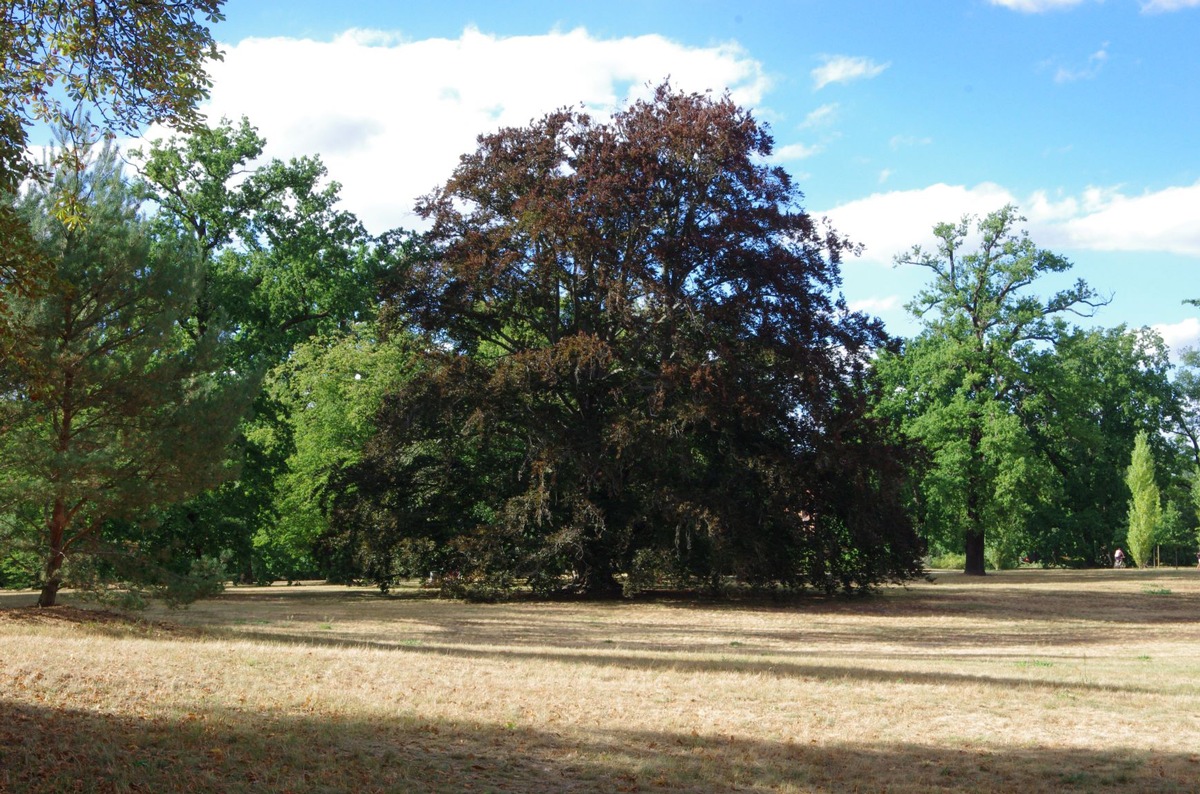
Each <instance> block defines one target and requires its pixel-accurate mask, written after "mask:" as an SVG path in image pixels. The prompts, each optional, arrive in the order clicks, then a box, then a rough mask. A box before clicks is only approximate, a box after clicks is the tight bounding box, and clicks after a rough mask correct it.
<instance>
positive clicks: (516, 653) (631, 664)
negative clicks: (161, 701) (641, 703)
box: [231, 631, 1200, 771]
mask: <svg viewBox="0 0 1200 794" xmlns="http://www.w3.org/2000/svg"><path fill="white" fill-rule="evenodd" d="M231 638H236V639H245V640H249V641H253V642H262V643H268V644H283V645H292V646H296V647H307V648H313V647H319V648H335V649H360V648H361V649H370V650H380V651H389V652H395V653H403V654H413V655H434V656H447V657H452V658H458V659H472V660H481V661H485V662H488V661H491V662H504V661H519V660H529V661H537V662H551V663H561V664H573V665H579V666H581V667H593V668H607V669H614V668H615V669H623V670H635V671H656V670H660V671H672V672H685V673H701V674H704V673H745V674H747V675H754V676H764V677H768V678H803V679H809V680H814V681H837V682H843V681H854V682H864V683H885V684H897V683H900V684H915V685H927V686H937V687H944V686H955V685H963V686H972V687H975V686H980V685H985V686H995V687H1002V688H1018V689H1019V688H1022V687H1024V688H1027V689H1030V690H1039V691H1048V692H1097V693H1104V694H1114V693H1118V692H1119V693H1127V694H1131V695H1138V694H1150V695H1153V694H1161V691H1162V690H1161V689H1154V688H1151V687H1142V686H1138V685H1137V684H1133V683H1127V684H1119V685H1114V684H1112V683H1092V682H1087V681H1054V680H1046V679H1042V678H1033V677H1029V678H1023V677H1019V676H1004V675H979V674H971V673H955V672H948V671H935V672H923V671H919V670H911V669H903V670H889V669H884V668H880V667H878V666H875V663H876V662H878V661H880V660H885V659H892V658H895V657H893V656H892V655H889V654H867V655H864V656H863V657H862V665H861V666H859V665H846V664H821V663H803V662H794V661H788V660H787V659H785V658H783V657H784V655H783V654H780V655H776V656H770V657H764V658H755V657H754V656H747V655H744V654H741V653H737V654H735V653H730V654H728V655H726V654H712V655H711V656H705V655H701V654H690V655H688V656H686V657H679V656H671V655H667V654H663V653H645V654H639V653H622V652H620V651H619V650H616V649H614V650H611V651H608V650H606V651H600V652H594V653H587V652H581V651H580V650H578V649H567V650H555V649H547V648H539V649H523V648H514V647H506V648H499V649H496V650H489V649H486V648H480V647H468V646H461V645H420V644H410V643H403V642H380V641H372V640H340V639H337V638H333V637H314V636H313V635H311V634H286V633H280V632H272V633H258V632H252V631H251V632H238V633H237V634H235V635H231ZM926 658H928V657H926ZM1198 771H1200V770H1198Z"/></svg>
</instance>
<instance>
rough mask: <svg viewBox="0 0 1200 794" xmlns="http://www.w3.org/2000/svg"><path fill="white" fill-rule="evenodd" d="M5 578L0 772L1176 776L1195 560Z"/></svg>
mask: <svg viewBox="0 0 1200 794" xmlns="http://www.w3.org/2000/svg"><path fill="white" fill-rule="evenodd" d="M33 600H35V597H34V596H33V595H30V594H28V593H26V594H4V595H0V791H6V792H7V791H12V792H21V791H47V792H51V791H53V792H58V791H154V792H161V791H181V790H198V791H234V792H236V791H251V790H254V791H295V792H326V791H355V792H370V791H446V792H461V791H525V792H536V791H643V792H657V791H688V792H692V791H695V792H707V791H780V792H842V791H870V792H874V791H892V792H926V791H973V792H977V791H1021V792H1036V791H1063V790H1068V791H1070V790H1074V791H1080V792H1084V791H1086V792H1093V791H1125V792H1143V791H1198V790H1200V572H1197V571H1196V570H1195V569H1191V570H1188V569H1183V570H1178V571H1175V570H1170V569H1167V570H1162V571H1148V572H1144V571H1086V572H1068V571H1033V570H1023V571H1013V572H1007V573H1002V574H995V575H990V576H988V577H986V578H984V579H982V580H980V579H969V578H966V577H963V576H961V575H959V574H955V573H939V574H937V575H936V581H935V582H933V583H920V584H917V585H914V586H910V587H908V588H888V589H886V590H884V591H883V592H881V593H880V594H879V595H878V596H875V597H871V598H866V599H853V600H845V599H831V600H830V599H815V598H814V599H811V600H804V601H799V602H791V603H786V604H772V603H764V602H754V603H745V602H743V603H733V604H727V603H699V604H697V603H689V602H684V601H674V600H649V601H638V602H633V603H602V604H595V603H565V602H555V603H508V604H500V605H476V604H463V603H455V602H448V601H441V600H436V599H431V598H428V597H423V596H422V595H420V594H418V593H416V592H415V591H402V592H400V593H399V594H397V595H393V596H381V595H379V594H377V593H375V592H372V591H369V590H347V589H345V588H334V587H325V586H303V587H290V588H289V587H283V586H279V585H277V586H274V587H270V588H235V589H231V590H229V591H227V593H226V594H225V595H224V596H222V597H220V598H218V599H214V600H212V601H207V602H203V603H200V604H197V605H195V606H193V607H192V608H191V609H190V610H187V611H183V612H174V613H171V612H165V611H164V612H158V611H155V612H151V613H150V614H148V615H145V616H143V617H142V618H139V619H128V618H123V617H120V616H117V615H113V614H111V613H103V612H91V611H82V610H80V609H77V608H73V607H71V606H69V604H70V599H69V596H68V597H67V598H66V599H64V600H65V601H66V602H67V604H68V606H66V607H60V608H56V609H53V610H41V611H39V610H36V609H31V608H26V607H24V606H23V605H25V604H29V603H31V602H32V601H33Z"/></svg>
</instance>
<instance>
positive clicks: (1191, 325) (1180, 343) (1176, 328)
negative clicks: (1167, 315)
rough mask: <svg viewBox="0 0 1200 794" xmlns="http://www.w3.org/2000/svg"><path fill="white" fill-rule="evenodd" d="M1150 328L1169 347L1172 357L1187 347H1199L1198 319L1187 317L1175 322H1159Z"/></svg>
mask: <svg viewBox="0 0 1200 794" xmlns="http://www.w3.org/2000/svg"><path fill="white" fill-rule="evenodd" d="M1151 328H1152V329H1153V330H1154V331H1156V332H1157V333H1158V335H1159V336H1161V337H1162V339H1163V341H1164V342H1166V343H1167V347H1169V348H1171V354H1172V356H1173V357H1175V356H1178V354H1179V353H1180V352H1181V351H1182V350H1183V349H1184V348H1188V347H1200V319H1197V318H1195V317H1188V318H1186V319H1183V320H1180V321H1179V322H1177V323H1159V324H1158V325H1154V326H1151Z"/></svg>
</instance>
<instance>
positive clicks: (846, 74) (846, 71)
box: [812, 55, 891, 91]
mask: <svg viewBox="0 0 1200 794" xmlns="http://www.w3.org/2000/svg"><path fill="white" fill-rule="evenodd" d="M889 66H891V64H890V63H875V62H874V61H872V60H871V59H870V58H851V57H849V56H847V55H827V56H825V63H824V64H822V65H821V66H818V67H817V68H816V69H813V70H812V78H813V83H814V90H816V91H820V90H821V89H822V88H824V87H825V86H827V85H829V84H831V83H849V82H850V81H852V80H867V79H870V78H872V77H878V76H879V75H881V74H883V71H884V70H885V69H887V68H888V67H889Z"/></svg>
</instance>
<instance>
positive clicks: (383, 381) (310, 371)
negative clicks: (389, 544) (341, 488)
mask: <svg viewBox="0 0 1200 794" xmlns="http://www.w3.org/2000/svg"><path fill="white" fill-rule="evenodd" d="M415 355H416V352H415V350H414V347H413V342H412V340H411V338H410V337H409V336H408V335H402V336H392V337H389V338H386V339H381V338H379V335H378V334H377V333H376V331H375V328H374V326H373V325H371V324H366V323H359V324H357V325H356V326H355V327H353V328H352V329H351V330H349V331H347V332H345V333H338V334H336V335H331V336H321V337H317V338H314V339H312V340H310V341H308V342H304V343H302V344H300V345H298V346H297V347H296V349H295V351H293V353H292V355H290V356H289V357H288V359H287V360H286V361H284V362H283V363H282V364H280V365H279V366H278V367H276V368H275V369H274V370H273V371H272V372H271V373H270V374H269V375H268V378H267V388H268V391H269V392H270V393H271V396H272V397H273V398H274V399H275V400H276V401H278V403H279V404H280V405H282V406H284V409H285V411H284V415H285V416H286V422H287V424H288V426H289V428H290V437H291V439H292V441H293V448H292V452H291V454H290V456H289V457H288V459H287V461H286V466H285V469H284V471H283V472H282V473H281V474H280V475H279V477H278V478H277V479H276V481H275V497H274V504H275V513H276V515H277V516H278V518H277V519H276V520H275V522H274V523H273V524H271V525H270V526H269V527H259V528H258V531H257V532H256V533H255V535H254V545H255V550H256V552H257V553H258V554H259V555H260V556H262V557H263V558H264V559H266V560H268V561H269V563H270V566H271V568H272V569H273V570H278V571H280V572H281V573H283V574H284V575H286V576H289V577H296V576H298V575H299V574H300V573H303V572H312V571H314V570H315V563H314V561H313V558H312V552H313V548H314V546H315V544H316V542H317V540H318V539H319V538H320V537H321V535H323V534H326V533H327V532H328V530H329V522H328V518H327V516H326V513H325V512H324V511H323V510H322V509H321V501H322V497H323V495H324V493H325V491H326V484H327V480H328V478H329V475H330V474H331V473H332V472H333V471H334V470H335V469H338V468H339V467H344V466H347V465H351V464H353V463H355V462H356V461H357V460H358V459H359V458H360V456H361V453H362V448H363V446H364V445H365V444H366V442H367V439H369V438H370V436H371V434H372V432H373V431H374V429H375V415H376V413H378V411H379V407H380V405H381V404H382V403H383V399H384V396H385V395H386V394H388V393H389V392H393V391H395V390H396V389H397V388H399V387H400V386H401V384H402V383H403V381H404V380H405V379H406V378H407V377H408V375H409V373H410V372H411V370H412V367H413V360H414V357H415Z"/></svg>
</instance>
